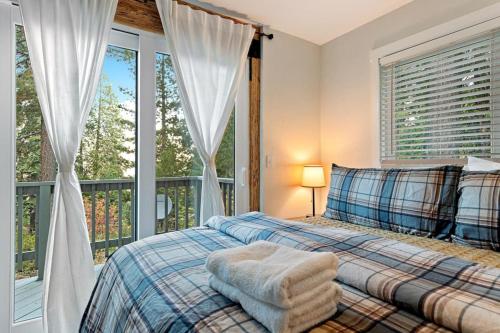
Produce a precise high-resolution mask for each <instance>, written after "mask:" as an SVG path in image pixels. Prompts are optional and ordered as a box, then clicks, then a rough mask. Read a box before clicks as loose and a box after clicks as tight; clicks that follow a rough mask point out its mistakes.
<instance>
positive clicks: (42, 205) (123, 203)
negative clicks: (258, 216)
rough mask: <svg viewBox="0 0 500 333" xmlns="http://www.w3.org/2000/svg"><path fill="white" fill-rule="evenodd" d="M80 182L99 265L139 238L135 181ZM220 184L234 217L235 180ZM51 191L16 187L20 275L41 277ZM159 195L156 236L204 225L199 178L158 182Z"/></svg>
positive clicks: (43, 186)
mask: <svg viewBox="0 0 500 333" xmlns="http://www.w3.org/2000/svg"><path fill="white" fill-rule="evenodd" d="M80 184H81V189H82V195H83V199H84V204H85V210H86V216H87V226H88V230H89V238H90V246H91V248H92V254H93V255H94V258H95V260H96V262H103V261H104V260H105V258H107V257H108V256H109V255H110V254H111V253H112V252H113V251H114V250H116V249H117V248H119V247H120V246H123V245H125V244H128V243H130V242H132V241H133V240H135V227H136V223H135V206H136V205H135V195H136V193H135V181H134V180H133V179H117V180H115V179H112V180H82V181H81V182H80ZM219 184H220V186H221V190H222V194H223V200H224V204H225V207H226V215H232V214H233V212H234V181H233V179H227V178H220V179H219ZM53 190H54V182H20V183H17V184H16V198H17V199H16V203H17V205H16V211H17V213H16V255H15V263H16V272H18V274H20V275H21V276H22V275H23V272H24V271H31V272H33V271H35V270H36V271H37V275H38V277H39V278H40V279H42V278H43V274H44V272H43V269H44V263H45V248H46V245H47V237H48V231H49V222H50V210H51V198H52V193H53ZM156 192H157V210H156V214H157V218H156V232H157V233H163V232H169V231H175V230H181V229H186V228H191V227H194V226H199V225H200V219H199V217H200V209H199V208H200V202H201V177H195V176H192V177H166V178H158V179H157V180H156ZM165 194H166V195H165ZM162 202H163V204H162ZM21 217H22V219H21ZM21 220H22V223H20V221H21ZM25 266H29V267H25ZM29 274H30V273H29V272H27V274H24V275H29Z"/></svg>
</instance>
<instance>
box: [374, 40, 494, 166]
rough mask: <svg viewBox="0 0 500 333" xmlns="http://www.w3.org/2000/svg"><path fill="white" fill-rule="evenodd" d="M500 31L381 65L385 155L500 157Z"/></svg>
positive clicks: (387, 159)
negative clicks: (408, 58)
mask: <svg viewBox="0 0 500 333" xmlns="http://www.w3.org/2000/svg"><path fill="white" fill-rule="evenodd" d="M499 102H500V32H498V31H496V32H493V33H489V34H488V35H485V36H482V37H480V38H474V39H471V40H468V41H466V42H463V43H460V44H456V45H453V46H451V47H447V48H444V49H441V50H439V51H436V52H433V53H430V54H426V55H423V56H420V57H417V58H413V59H410V60H406V61H401V62H396V63H392V64H387V65H381V66H380V110H381V115H380V116H381V117H380V119H381V124H380V125H381V126H380V131H381V132H380V134H381V136H380V138H381V159H382V162H383V163H384V162H386V163H391V161H401V160H424V159H428V160H432V159H434V160H435V159H440V160H441V159H460V158H465V157H466V156H477V157H486V158H499V157H500V109H499V106H500V104H499Z"/></svg>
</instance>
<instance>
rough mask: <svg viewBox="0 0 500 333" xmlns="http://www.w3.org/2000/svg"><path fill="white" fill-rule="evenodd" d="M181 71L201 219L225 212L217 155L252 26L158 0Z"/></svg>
mask: <svg viewBox="0 0 500 333" xmlns="http://www.w3.org/2000/svg"><path fill="white" fill-rule="evenodd" d="M156 4H157V6H158V11H159V12H160V17H161V21H162V24H163V30H164V31H165V36H166V39H167V43H168V47H169V50H170V53H171V56H172V63H173V66H174V70H175V73H176V76H177V84H178V86H179V91H180V96H181V102H182V107H183V110H184V114H185V117H186V123H187V126H188V129H189V133H190V134H191V138H192V139H193V142H194V145H195V146H196V148H197V150H198V153H199V155H200V158H201V160H202V161H203V166H204V168H203V185H202V194H201V212H200V219H201V221H202V223H204V222H205V221H206V220H207V219H209V218H210V217H212V216H214V215H224V204H223V201H222V194H221V191H220V187H219V183H218V180H217V171H216V168H215V156H216V154H217V150H218V148H219V145H220V143H221V140H222V137H223V136H224V131H225V129H226V125H227V122H228V120H229V117H230V115H231V111H232V109H233V107H234V101H235V98H236V93H237V89H238V87H239V82H240V80H241V77H242V74H243V70H244V66H245V61H246V57H247V53H248V49H249V47H250V43H251V41H252V38H253V36H254V33H255V29H254V28H253V27H252V26H251V25H247V24H237V23H235V22H233V21H231V20H228V19H224V18H222V17H220V16H216V15H210V14H208V13H206V12H204V11H200V10H193V9H191V8H190V7H188V6H186V5H179V4H177V2H175V1H172V0H157V1H156Z"/></svg>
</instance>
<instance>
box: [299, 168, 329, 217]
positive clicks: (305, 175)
mask: <svg viewBox="0 0 500 333" xmlns="http://www.w3.org/2000/svg"><path fill="white" fill-rule="evenodd" d="M325 185H326V184H325V173H324V171H323V166H321V165H304V171H303V172H302V186H303V187H310V188H312V199H313V200H312V204H313V205H312V206H313V207H312V210H313V211H312V216H315V215H316V202H315V198H314V197H315V195H314V189H316V188H319V187H325Z"/></svg>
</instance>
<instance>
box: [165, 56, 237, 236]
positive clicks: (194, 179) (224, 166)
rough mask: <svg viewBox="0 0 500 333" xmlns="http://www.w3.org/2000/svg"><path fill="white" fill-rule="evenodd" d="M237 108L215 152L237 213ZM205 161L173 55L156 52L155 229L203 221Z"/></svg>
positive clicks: (230, 207)
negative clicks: (192, 134) (193, 133)
mask: <svg viewBox="0 0 500 333" xmlns="http://www.w3.org/2000/svg"><path fill="white" fill-rule="evenodd" d="M234 113H235V112H234V111H233V113H232V114H231V118H230V120H229V123H228V126H227V128H226V131H225V134H224V138H223V140H222V143H221V145H220V148H219V151H218V153H217V157H216V165H217V175H218V176H219V183H220V186H221V190H222V195H223V200H224V204H225V207H226V215H232V214H233V213H234V202H235V200H234V197H235V192H234V174H235V160H234V155H235V154H234V140H235V122H234V118H235V117H234ZM202 173H203V164H202V162H201V159H200V157H199V155H198V153H197V151H196V148H195V146H194V145H193V142H192V140H191V137H190V135H189V132H188V128H187V125H186V120H185V118H184V114H183V111H182V106H181V102H180V96H179V92H178V88H177V84H176V79H175V72H174V69H173V67H172V62H171V59H170V56H169V55H167V54H163V53H157V54H156V201H157V204H156V233H163V232H169V231H175V230H180V229H186V228H191V227H194V226H197V225H199V224H200V221H199V207H200V201H201V182H202Z"/></svg>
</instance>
